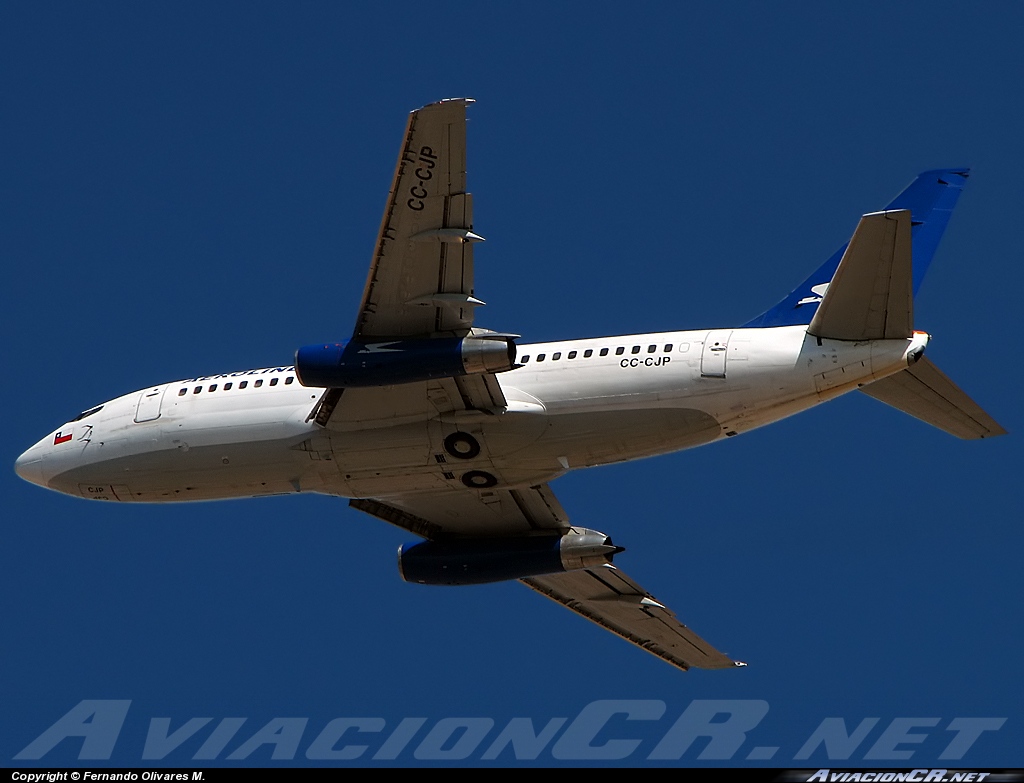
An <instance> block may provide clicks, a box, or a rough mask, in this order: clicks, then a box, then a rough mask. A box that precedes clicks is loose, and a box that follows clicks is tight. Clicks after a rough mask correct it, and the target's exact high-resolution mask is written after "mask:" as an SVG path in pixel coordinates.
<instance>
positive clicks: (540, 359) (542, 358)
mask: <svg viewBox="0 0 1024 783" xmlns="http://www.w3.org/2000/svg"><path fill="white" fill-rule="evenodd" d="M537 361H538V362H542V361H544V354H542V353H539V354H537Z"/></svg>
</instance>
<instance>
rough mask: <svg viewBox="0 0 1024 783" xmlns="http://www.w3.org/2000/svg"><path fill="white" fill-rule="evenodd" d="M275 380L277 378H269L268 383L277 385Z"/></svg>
mask: <svg viewBox="0 0 1024 783" xmlns="http://www.w3.org/2000/svg"><path fill="white" fill-rule="evenodd" d="M277 380H278V379H277V378H271V379H270V385H271V386H277Z"/></svg>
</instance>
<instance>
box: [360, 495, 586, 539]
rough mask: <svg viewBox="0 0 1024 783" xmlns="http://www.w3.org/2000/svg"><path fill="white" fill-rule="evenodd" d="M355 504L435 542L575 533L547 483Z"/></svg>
mask: <svg viewBox="0 0 1024 783" xmlns="http://www.w3.org/2000/svg"><path fill="white" fill-rule="evenodd" d="M349 505H350V506H352V507H353V508H357V509H359V510H360V511H365V512H366V513H368V514H372V515H373V516H375V517H377V518H378V519H383V520H384V521H385V522H390V523H391V524H393V525H397V526H398V527H401V528H404V529H405V530H408V531H410V532H412V533H415V534H416V535H418V536H423V537H424V538H429V539H431V540H437V539H443V538H452V537H457V536H518V535H530V534H532V533H544V532H549V533H552V534H554V533H565V532H566V531H568V530H569V517H568V515H567V514H566V513H565V509H563V508H562V504H561V503H559V502H558V498H556V497H555V493H554V492H552V491H551V488H550V487H549V486H548V485H547V484H540V485H538V486H536V487H526V488H521V489H500V490H499V489H490V490H479V491H478V490H470V489H465V490H462V489H456V490H442V491H439V492H418V493H410V494H407V495H395V496H391V497H383V498H375V499H372V500H368V499H360V500H351V501H349Z"/></svg>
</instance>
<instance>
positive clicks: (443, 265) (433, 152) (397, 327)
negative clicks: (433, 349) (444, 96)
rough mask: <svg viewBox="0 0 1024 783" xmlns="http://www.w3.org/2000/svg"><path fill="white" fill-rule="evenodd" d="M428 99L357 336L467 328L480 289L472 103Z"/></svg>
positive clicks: (414, 128)
mask: <svg viewBox="0 0 1024 783" xmlns="http://www.w3.org/2000/svg"><path fill="white" fill-rule="evenodd" d="M471 103H473V99H472V98H451V99H448V100H444V101H439V102H437V103H431V104H428V105H426V106H424V107H422V108H420V109H416V110H415V111H413V112H411V113H410V115H409V120H408V123H407V125H406V128H405V134H404V135H403V140H402V147H401V149H400V151H399V154H398V162H397V164H396V166H395V173H394V177H393V179H392V183H391V191H390V193H389V194H388V199H387V204H386V206H385V209H384V215H383V217H382V219H381V224H380V230H379V232H378V236H377V243H376V246H375V249H374V255H373V261H372V263H371V264H370V270H369V273H368V275H367V279H366V286H365V288H364V290H363V297H362V301H361V303H360V307H359V315H358V318H357V319H356V325H355V329H354V336H355V337H361V338H372V337H387V338H394V337H403V336H404V337H431V336H436V335H440V334H461V333H465V332H467V331H468V330H469V329H470V328H472V325H473V311H474V308H476V307H477V306H479V305H482V304H483V302H481V301H480V300H478V299H476V298H475V297H474V296H473V244H474V243H475V242H479V241H482V240H483V237H481V236H479V235H477V234H475V233H474V232H473V231H472V228H473V206H472V196H471V195H470V194H469V193H468V192H466V107H467V106H468V105H469V104H471Z"/></svg>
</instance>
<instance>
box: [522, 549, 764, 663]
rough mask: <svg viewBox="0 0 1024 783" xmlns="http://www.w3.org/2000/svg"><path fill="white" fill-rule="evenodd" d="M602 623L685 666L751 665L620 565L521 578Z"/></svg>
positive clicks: (616, 632) (581, 613) (638, 643)
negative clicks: (696, 628) (720, 647)
mask: <svg viewBox="0 0 1024 783" xmlns="http://www.w3.org/2000/svg"><path fill="white" fill-rule="evenodd" d="M520 581H521V582H522V583H523V584H525V585H526V586H527V587H530V588H533V589H534V590H536V591H537V592H538V593H541V594H542V595H545V596H547V597H548V598H550V599H551V600H553V601H557V602H558V603H560V604H562V605H563V606H565V607H567V608H569V609H572V610H573V611H574V612H576V613H577V614H579V615H581V616H583V617H585V618H587V619H588V620H590V621H591V622H593V623H597V624H598V625H600V626H601V627H602V628H605V629H606V630H609V631H611V632H612V633H614V634H616V635H618V636H621V637H622V638H623V639H625V640H626V641H628V642H631V643H633V644H635V645H637V646H638V647H641V648H643V649H644V650H647V652H649V653H651V654H652V655H657V656H658V657H659V658H661V659H662V660H664V661H667V662H668V663H671V664H672V665H673V666H677V667H678V668H680V669H683V670H684V671H685V670H686V669H689V668H691V667H696V668H698V669H732V668H735V667H737V666H746V664H745V663H743V662H741V661H734V660H733V659H732V658H730V657H728V656H727V655H725V654H724V653H722V652H719V651H718V650H716V649H715V648H714V647H712V646H711V645H710V644H708V643H707V642H706V641H704V639H702V638H701V637H700V636H698V635H697V634H695V633H694V632H693V631H691V630H690V629H689V628H687V627H686V626H685V625H683V624H682V623H681V622H680V621H679V620H678V618H676V616H675V615H674V614H673V613H672V611H671V610H670V609H668V608H667V607H666V606H665V605H664V604H662V603H660V602H659V601H657V600H656V599H655V598H654V596H652V595H651V594H650V593H648V592H647V591H646V590H644V589H643V588H642V587H640V585H638V584H637V583H636V582H634V581H633V580H632V579H630V578H629V577H628V576H626V575H625V574H624V573H622V571H621V570H619V569H618V568H616V567H614V566H610V565H609V566H604V567H600V568H586V569H583V570H579V571H567V572H565V573H563V574H549V575H547V576H535V577H529V578H527V579H522V580H520Z"/></svg>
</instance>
